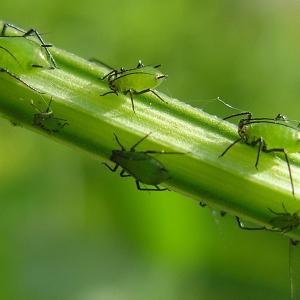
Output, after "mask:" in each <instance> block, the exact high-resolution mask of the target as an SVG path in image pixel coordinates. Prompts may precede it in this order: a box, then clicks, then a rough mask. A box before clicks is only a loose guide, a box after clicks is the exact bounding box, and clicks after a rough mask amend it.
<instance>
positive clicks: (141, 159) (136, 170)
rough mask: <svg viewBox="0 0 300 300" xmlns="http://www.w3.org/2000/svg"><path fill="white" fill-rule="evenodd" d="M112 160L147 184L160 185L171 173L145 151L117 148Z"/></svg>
mask: <svg viewBox="0 0 300 300" xmlns="http://www.w3.org/2000/svg"><path fill="white" fill-rule="evenodd" d="M111 160H112V161H114V162H115V163H117V164H119V165H120V166H121V167H122V168H123V169H124V170H126V172H127V173H128V174H130V175H132V176H133V177H134V178H135V179H137V180H138V181H140V182H142V183H145V184H149V185H158V184H160V183H161V182H163V181H165V180H167V179H168V178H169V173H168V172H167V170H166V169H165V168H164V166H163V165H162V164H161V163H160V162H159V161H158V160H157V159H155V158H154V157H152V156H150V155H147V154H146V153H143V152H130V151H122V150H119V151H116V150H115V151H114V152H113V154H112V156H111Z"/></svg>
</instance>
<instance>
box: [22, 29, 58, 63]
mask: <svg viewBox="0 0 300 300" xmlns="http://www.w3.org/2000/svg"><path fill="white" fill-rule="evenodd" d="M32 35H35V36H36V37H37V39H38V40H39V41H40V42H41V47H42V48H44V49H45V51H46V53H47V55H48V58H49V60H50V64H51V68H52V69H55V68H57V65H56V62H55V59H54V58H53V56H52V54H51V53H50V51H49V50H48V48H50V47H52V45H50V44H45V42H44V40H43V39H42V36H41V35H40V34H39V32H38V31H37V30H35V29H30V30H28V31H27V32H25V33H24V34H23V37H25V38H26V37H27V36H32Z"/></svg>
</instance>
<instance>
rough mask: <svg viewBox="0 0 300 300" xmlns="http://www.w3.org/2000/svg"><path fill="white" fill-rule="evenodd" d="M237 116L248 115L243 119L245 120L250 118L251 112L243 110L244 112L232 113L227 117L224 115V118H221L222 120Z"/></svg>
mask: <svg viewBox="0 0 300 300" xmlns="http://www.w3.org/2000/svg"><path fill="white" fill-rule="evenodd" d="M239 116H248V117H247V119H245V120H251V118H252V113H251V112H250V111H245V112H242V113H238V114H233V115H230V116H228V117H225V118H223V120H228V119H231V118H235V117H239Z"/></svg>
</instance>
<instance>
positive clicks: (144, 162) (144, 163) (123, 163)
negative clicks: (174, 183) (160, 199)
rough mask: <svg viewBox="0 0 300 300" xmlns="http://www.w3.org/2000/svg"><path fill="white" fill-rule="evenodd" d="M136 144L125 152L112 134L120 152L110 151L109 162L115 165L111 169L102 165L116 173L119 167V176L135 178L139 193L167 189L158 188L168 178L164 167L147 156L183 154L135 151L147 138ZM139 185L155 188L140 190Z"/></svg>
mask: <svg viewBox="0 0 300 300" xmlns="http://www.w3.org/2000/svg"><path fill="white" fill-rule="evenodd" d="M149 135H150V133H149V134H147V135H145V136H144V137H143V138H142V139H140V140H139V141H138V142H136V143H135V144H134V145H133V146H132V147H131V148H130V150H126V149H125V148H124V146H123V145H122V144H121V143H120V141H119V139H118V137H117V136H116V135H115V134H114V136H115V139H116V141H117V143H118V145H119V146H120V147H121V150H112V154H111V156H110V160H111V161H112V162H114V163H116V165H115V166H114V167H113V168H112V167H110V166H109V165H108V164H107V163H103V164H104V165H105V166H106V167H107V168H108V169H109V170H111V171H112V172H116V171H117V169H118V168H119V167H121V169H122V170H121V172H120V176H121V177H129V176H132V177H134V178H135V183H136V186H137V189H138V190H140V191H165V190H168V189H167V188H160V187H159V184H160V183H162V182H164V181H166V180H167V179H169V178H170V175H169V172H168V170H167V169H166V168H165V167H164V165H163V164H162V163H161V162H160V161H159V160H157V159H156V158H154V157H152V156H151V155H149V154H184V153H182V152H165V151H153V150H148V151H135V148H136V147H137V146H138V145H139V144H140V143H141V142H143V141H144V140H145V139H146V138H147V137H148V136H149ZM140 183H144V184H147V185H153V186H154V187H155V188H142V187H141V186H140Z"/></svg>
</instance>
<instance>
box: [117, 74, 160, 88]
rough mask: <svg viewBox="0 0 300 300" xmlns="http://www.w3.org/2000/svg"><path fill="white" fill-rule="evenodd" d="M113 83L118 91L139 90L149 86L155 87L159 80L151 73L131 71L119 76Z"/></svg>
mask: <svg viewBox="0 0 300 300" xmlns="http://www.w3.org/2000/svg"><path fill="white" fill-rule="evenodd" d="M114 85H115V87H116V89H117V91H120V92H126V91H128V90H133V91H135V92H141V91H143V90H146V89H149V88H155V87H156V86H157V85H159V81H158V80H156V79H155V77H154V76H153V75H152V74H147V73H140V72H135V73H133V72H132V73H127V74H124V75H121V76H119V77H118V78H117V79H115V80H114Z"/></svg>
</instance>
